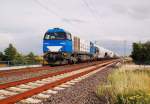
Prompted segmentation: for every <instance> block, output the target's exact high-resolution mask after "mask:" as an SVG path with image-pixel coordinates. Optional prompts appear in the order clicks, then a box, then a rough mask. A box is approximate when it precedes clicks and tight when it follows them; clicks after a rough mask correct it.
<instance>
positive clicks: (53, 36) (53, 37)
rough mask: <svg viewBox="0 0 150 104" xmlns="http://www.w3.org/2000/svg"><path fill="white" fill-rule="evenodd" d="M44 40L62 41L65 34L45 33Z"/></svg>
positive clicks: (65, 37)
mask: <svg viewBox="0 0 150 104" xmlns="http://www.w3.org/2000/svg"><path fill="white" fill-rule="evenodd" d="M44 39H45V40H63V39H67V36H66V33H65V32H54V33H46V34H45V37H44Z"/></svg>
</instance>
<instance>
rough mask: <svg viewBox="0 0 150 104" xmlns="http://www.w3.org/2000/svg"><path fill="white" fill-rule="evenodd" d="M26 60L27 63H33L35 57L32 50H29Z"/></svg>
mask: <svg viewBox="0 0 150 104" xmlns="http://www.w3.org/2000/svg"><path fill="white" fill-rule="evenodd" d="M26 59H27V62H28V64H34V63H36V59H35V55H34V53H33V52H30V53H29V54H28V55H27V56H26Z"/></svg>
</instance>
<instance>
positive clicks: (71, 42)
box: [43, 28, 116, 65]
mask: <svg viewBox="0 0 150 104" xmlns="http://www.w3.org/2000/svg"><path fill="white" fill-rule="evenodd" d="M43 53H44V55H43V58H44V60H45V61H46V63H47V64H51V65H54V64H66V63H67V64H72V63H79V62H84V61H93V60H101V59H109V58H114V57H115V56H116V54H115V53H114V52H112V51H110V50H107V49H105V48H103V47H100V46H98V45H96V44H94V43H93V42H91V41H86V40H83V39H80V38H79V37H77V36H73V35H72V34H71V33H70V32H68V31H66V30H64V29H61V28H53V29H49V30H48V31H47V32H46V33H45V35H44V39H43Z"/></svg>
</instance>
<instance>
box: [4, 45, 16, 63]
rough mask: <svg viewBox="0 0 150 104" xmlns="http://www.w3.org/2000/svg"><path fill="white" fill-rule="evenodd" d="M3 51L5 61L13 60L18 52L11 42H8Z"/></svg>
mask: <svg viewBox="0 0 150 104" xmlns="http://www.w3.org/2000/svg"><path fill="white" fill-rule="evenodd" d="M4 53H5V56H6V60H7V61H13V60H14V59H15V57H16V55H17V53H18V52H17V50H16V48H15V47H14V46H13V45H12V44H9V46H8V48H6V49H5V50H4Z"/></svg>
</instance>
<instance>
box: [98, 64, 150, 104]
mask: <svg viewBox="0 0 150 104" xmlns="http://www.w3.org/2000/svg"><path fill="white" fill-rule="evenodd" d="M107 80H108V81H107V82H106V83H101V84H100V85H99V87H98V90H97V95H98V96H99V97H100V98H104V99H105V102H106V103H107V104H150V68H149V66H148V67H147V66H137V65H129V66H128V65H125V66H123V67H121V68H118V69H116V70H114V72H113V73H112V74H110V75H109V76H108V78H107Z"/></svg>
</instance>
